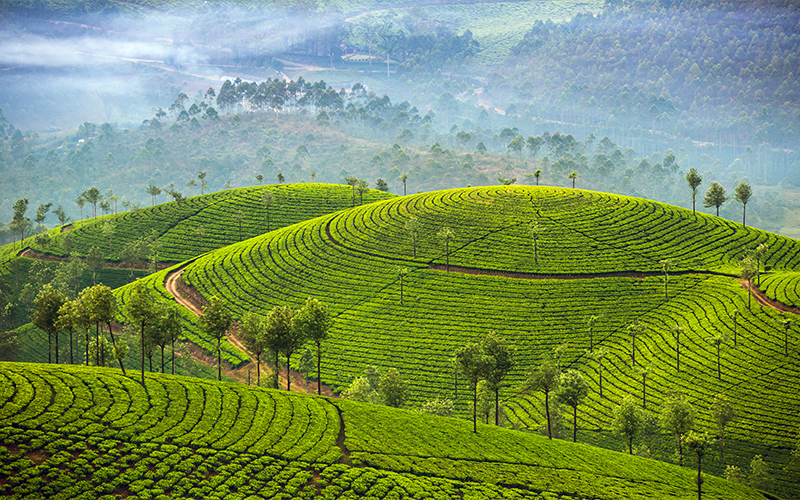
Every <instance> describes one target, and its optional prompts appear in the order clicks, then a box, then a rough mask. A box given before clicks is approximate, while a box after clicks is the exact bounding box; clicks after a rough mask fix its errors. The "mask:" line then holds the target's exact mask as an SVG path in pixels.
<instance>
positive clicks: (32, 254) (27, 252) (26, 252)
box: [17, 248, 175, 271]
mask: <svg viewBox="0 0 800 500" xmlns="http://www.w3.org/2000/svg"><path fill="white" fill-rule="evenodd" d="M17 257H25V258H28V259H36V260H41V261H45V262H69V257H59V256H57V255H47V254H43V253H39V252H37V251H36V250H34V249H32V248H25V249H23V250H21V251H20V252H19V253H18V254H17ZM174 265H175V263H174V262H159V263H158V265H157V266H156V267H157V268H158V270H159V271H161V270H163V269H166V268H168V267H172V266H174ZM103 267H105V268H113V269H130V266H128V265H126V263H125V262H108V261H106V262H103ZM133 270H134V271H142V270H143V269H142V268H138V267H134V268H133Z"/></svg>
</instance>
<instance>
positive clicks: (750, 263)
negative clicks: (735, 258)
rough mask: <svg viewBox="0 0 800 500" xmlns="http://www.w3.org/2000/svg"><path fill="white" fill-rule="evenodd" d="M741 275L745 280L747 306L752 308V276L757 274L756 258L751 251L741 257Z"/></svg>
mask: <svg viewBox="0 0 800 500" xmlns="http://www.w3.org/2000/svg"><path fill="white" fill-rule="evenodd" d="M740 265H741V269H742V270H741V276H742V279H744V280H745V281H747V308H748V309H752V299H753V292H752V291H751V289H752V288H753V278H755V277H756V275H757V274H758V260H757V259H756V256H755V255H754V254H753V253H752V252H748V253H746V254H745V256H744V257H743V258H742V260H741V262H740Z"/></svg>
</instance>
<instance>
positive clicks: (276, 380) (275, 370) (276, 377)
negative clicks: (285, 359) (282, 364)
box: [273, 351, 278, 389]
mask: <svg viewBox="0 0 800 500" xmlns="http://www.w3.org/2000/svg"><path fill="white" fill-rule="evenodd" d="M273 373H275V383H274V384H273V385H274V388H275V389H277V388H278V351H275V369H274V371H273Z"/></svg>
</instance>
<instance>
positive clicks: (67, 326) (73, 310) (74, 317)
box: [55, 300, 80, 365]
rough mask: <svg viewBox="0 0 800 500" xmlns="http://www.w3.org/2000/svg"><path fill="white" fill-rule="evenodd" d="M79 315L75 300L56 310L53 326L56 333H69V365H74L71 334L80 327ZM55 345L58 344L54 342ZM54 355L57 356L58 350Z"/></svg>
mask: <svg viewBox="0 0 800 500" xmlns="http://www.w3.org/2000/svg"><path fill="white" fill-rule="evenodd" d="M79 314H80V311H79V310H78V302H77V300H68V301H66V302H64V303H63V304H61V307H59V308H58V319H57V320H56V325H55V326H56V329H57V330H58V331H67V332H69V364H71V365H72V364H74V363H75V358H74V344H73V335H72V334H73V333H74V332H75V329H76V328H78V327H79V326H80V318H79V317H78V315H79ZM57 339H58V337H56V340H57ZM57 344H58V342H56V345H57ZM56 354H58V348H56ZM56 363H58V360H56Z"/></svg>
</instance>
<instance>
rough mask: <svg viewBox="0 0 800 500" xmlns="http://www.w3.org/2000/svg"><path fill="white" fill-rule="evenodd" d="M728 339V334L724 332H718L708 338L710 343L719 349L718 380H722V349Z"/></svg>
mask: <svg viewBox="0 0 800 500" xmlns="http://www.w3.org/2000/svg"><path fill="white" fill-rule="evenodd" d="M727 341H728V335H727V334H725V333H723V332H717V333H716V334H714V335H712V336H711V337H709V338H708V343H709V344H711V345H712V346H714V348H716V350H717V380H722V361H721V352H720V351H721V350H722V346H723V345H725V342H727Z"/></svg>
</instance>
